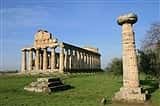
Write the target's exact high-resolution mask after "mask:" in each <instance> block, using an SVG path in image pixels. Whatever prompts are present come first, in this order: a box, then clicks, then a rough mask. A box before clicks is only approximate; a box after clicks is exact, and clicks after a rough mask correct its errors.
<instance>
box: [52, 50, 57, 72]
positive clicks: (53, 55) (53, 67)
mask: <svg viewBox="0 0 160 106" xmlns="http://www.w3.org/2000/svg"><path fill="white" fill-rule="evenodd" d="M55 62H56V61H55V48H51V69H52V70H54V69H55V66H56V64H55Z"/></svg>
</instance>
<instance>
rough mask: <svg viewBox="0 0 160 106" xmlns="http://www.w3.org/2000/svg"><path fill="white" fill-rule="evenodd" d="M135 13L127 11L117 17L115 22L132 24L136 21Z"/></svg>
mask: <svg viewBox="0 0 160 106" xmlns="http://www.w3.org/2000/svg"><path fill="white" fill-rule="evenodd" d="M137 19H138V18H137V15H136V14H135V13H128V14H124V15H121V16H119V17H118V19H117V23H118V24H119V25H123V24H124V23H129V24H134V23H136V22H137Z"/></svg>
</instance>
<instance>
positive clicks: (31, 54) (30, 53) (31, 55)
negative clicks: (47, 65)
mask: <svg viewBox="0 0 160 106" xmlns="http://www.w3.org/2000/svg"><path fill="white" fill-rule="evenodd" d="M32 64H33V51H32V48H31V49H30V50H29V67H28V68H29V70H30V71H31V70H32V69H33V67H32Z"/></svg>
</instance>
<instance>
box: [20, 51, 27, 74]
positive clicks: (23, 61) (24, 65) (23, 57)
mask: <svg viewBox="0 0 160 106" xmlns="http://www.w3.org/2000/svg"><path fill="white" fill-rule="evenodd" d="M26 70H27V57H26V50H25V49H22V61H21V71H22V72H23V71H26Z"/></svg>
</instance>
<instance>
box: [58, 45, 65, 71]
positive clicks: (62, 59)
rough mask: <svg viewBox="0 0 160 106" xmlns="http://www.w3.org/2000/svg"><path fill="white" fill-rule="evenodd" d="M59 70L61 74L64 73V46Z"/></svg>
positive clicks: (61, 49)
mask: <svg viewBox="0 0 160 106" xmlns="http://www.w3.org/2000/svg"><path fill="white" fill-rule="evenodd" d="M59 70H60V72H61V73H63V72H64V46H63V44H61V46H60V66H59Z"/></svg>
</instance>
